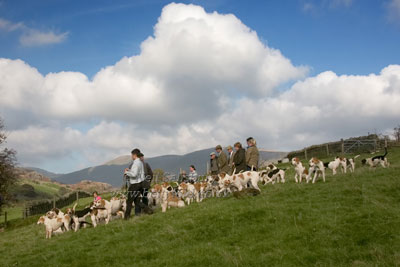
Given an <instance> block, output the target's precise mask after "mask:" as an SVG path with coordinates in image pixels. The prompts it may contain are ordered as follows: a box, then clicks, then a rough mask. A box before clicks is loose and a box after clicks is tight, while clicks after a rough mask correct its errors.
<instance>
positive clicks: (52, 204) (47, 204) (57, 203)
mask: <svg viewBox="0 0 400 267" xmlns="http://www.w3.org/2000/svg"><path fill="white" fill-rule="evenodd" d="M90 196H91V195H90V194H89V193H86V192H82V191H79V192H73V193H71V194H69V195H68V196H66V197H62V198H59V199H57V200H56V199H55V198H54V199H53V200H46V201H41V202H38V203H27V204H26V205H25V208H24V209H23V210H22V218H26V217H28V216H32V215H36V214H43V213H46V212H47V211H49V210H51V209H52V208H56V207H60V208H61V207H65V206H68V205H70V204H72V203H73V202H75V201H79V198H84V197H90Z"/></svg>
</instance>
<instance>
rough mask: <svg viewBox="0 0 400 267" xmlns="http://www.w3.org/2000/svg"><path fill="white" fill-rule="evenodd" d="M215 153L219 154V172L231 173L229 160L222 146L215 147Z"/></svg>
mask: <svg viewBox="0 0 400 267" xmlns="http://www.w3.org/2000/svg"><path fill="white" fill-rule="evenodd" d="M215 151H216V152H217V160H218V169H219V172H220V173H221V172H224V173H229V165H228V158H227V157H226V154H225V152H224V151H222V147H221V146H220V145H217V146H216V147H215Z"/></svg>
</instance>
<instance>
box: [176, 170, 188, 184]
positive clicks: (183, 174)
mask: <svg viewBox="0 0 400 267" xmlns="http://www.w3.org/2000/svg"><path fill="white" fill-rule="evenodd" d="M183 182H184V183H186V182H187V176H186V171H182V172H181V174H179V179H178V183H179V184H180V183H183Z"/></svg>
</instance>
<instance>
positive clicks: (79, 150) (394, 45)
mask: <svg viewBox="0 0 400 267" xmlns="http://www.w3.org/2000/svg"><path fill="white" fill-rule="evenodd" d="M399 47H400V0H380V1H378V0H366V1H364V0H363V1H361V0H320V1H316V0H269V1H255V0H249V1H237V0H236V1H233V0H203V1H201V0H193V1H180V2H175V3H173V2H170V1H161V0H159V1H158V0H137V1H127V0H115V1H107V0H96V1H94V0H92V1H90V0H88V1H69V0H40V1H30V0H12V1H11V0H0V117H1V118H2V119H3V120H4V123H5V125H6V127H7V135H8V142H7V144H6V145H7V147H10V148H13V149H15V150H16V151H17V157H18V162H19V164H21V165H22V166H35V167H40V168H44V169H46V170H49V171H53V172H57V173H66V172H71V171H74V170H77V169H80V168H84V167H88V166H94V165H98V164H101V163H104V162H106V161H108V160H110V159H113V158H115V157H117V156H120V155H124V154H129V151H130V150H131V149H132V148H134V147H139V148H141V149H142V151H143V152H144V154H145V156H146V157H151V156H157V155H163V154H184V153H187V152H191V151H194V150H198V149H203V148H208V147H212V146H215V145H216V144H221V145H223V146H227V145H229V144H233V143H234V142H236V141H241V142H242V143H245V139H246V138H247V137H249V136H253V137H254V138H255V139H256V140H257V142H258V146H259V147H261V148H264V149H271V150H284V151H290V150H293V149H299V148H303V147H305V146H308V145H312V144H317V143H321V142H327V141H334V140H338V139H340V138H347V137H352V136H359V135H365V134H367V133H369V132H378V133H389V132H390V131H391V129H392V128H394V127H395V126H397V125H398V124H399V123H400V122H399V118H400V65H399V64H400V53H399Z"/></svg>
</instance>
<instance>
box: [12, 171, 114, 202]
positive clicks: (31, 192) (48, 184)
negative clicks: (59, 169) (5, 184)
mask: <svg viewBox="0 0 400 267" xmlns="http://www.w3.org/2000/svg"><path fill="white" fill-rule="evenodd" d="M17 175H18V180H17V183H15V184H14V185H13V186H12V187H11V190H10V192H11V194H12V196H13V202H23V201H30V200H43V199H53V198H54V197H56V198H59V197H61V196H63V195H65V194H68V193H70V192H72V191H78V190H82V191H87V192H92V191H98V192H106V191H111V190H112V186H111V185H110V184H107V183H101V182H94V181H88V180H83V181H80V182H79V183H76V184H69V185H66V184H62V183H60V182H57V181H54V180H53V179H51V178H49V177H47V176H45V175H43V174H41V173H38V172H36V171H33V170H32V169H31V168H29V169H27V168H18V169H17Z"/></svg>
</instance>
